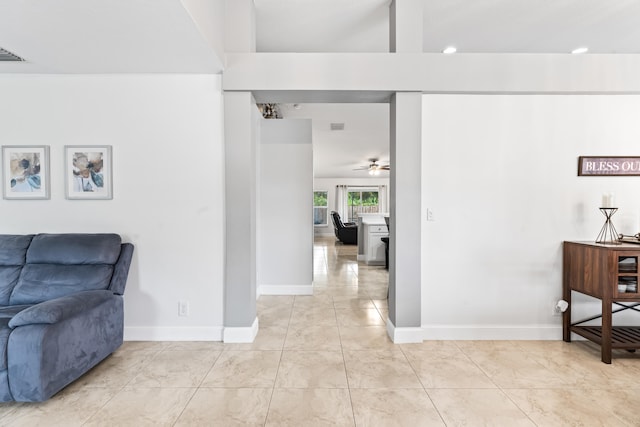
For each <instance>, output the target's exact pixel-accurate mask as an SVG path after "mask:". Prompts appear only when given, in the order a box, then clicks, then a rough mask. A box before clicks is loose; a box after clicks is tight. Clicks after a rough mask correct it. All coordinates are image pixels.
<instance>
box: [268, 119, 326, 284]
mask: <svg viewBox="0 0 640 427" xmlns="http://www.w3.org/2000/svg"><path fill="white" fill-rule="evenodd" d="M311 142H312V141H311V120H304V119H284V120H262V121H261V130H260V150H259V152H260V154H259V155H260V157H259V158H260V162H259V163H260V166H259V169H260V172H259V173H260V180H259V182H260V191H259V195H258V203H259V214H258V217H259V227H258V239H257V241H258V245H259V246H258V247H259V249H258V272H257V277H258V278H257V281H258V286H259V291H258V292H259V293H260V294H270V295H311V294H312V293H313V286H312V282H313V265H312V262H313V195H312V191H313V152H312V145H311Z"/></svg>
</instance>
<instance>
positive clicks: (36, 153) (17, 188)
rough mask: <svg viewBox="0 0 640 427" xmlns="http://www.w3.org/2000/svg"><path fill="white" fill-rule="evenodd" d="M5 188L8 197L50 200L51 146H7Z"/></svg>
mask: <svg viewBox="0 0 640 427" xmlns="http://www.w3.org/2000/svg"><path fill="white" fill-rule="evenodd" d="M2 190H3V191H2V194H3V197H4V198H5V199H18V200H30V199H48V198H49V146H47V145H31V146H29V145H25V146H18V145H5V146H3V147H2Z"/></svg>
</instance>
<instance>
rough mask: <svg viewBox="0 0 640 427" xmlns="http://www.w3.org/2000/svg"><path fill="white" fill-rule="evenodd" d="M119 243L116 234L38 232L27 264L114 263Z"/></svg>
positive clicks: (28, 252)
mask: <svg viewBox="0 0 640 427" xmlns="http://www.w3.org/2000/svg"><path fill="white" fill-rule="evenodd" d="M121 243H122V240H121V238H120V236H119V235H117V234H38V235H37V236H35V237H34V238H33V240H32V241H31V245H30V246H29V250H28V251H27V264H66V265H69V264H74V265H75V264H115V263H116V261H118V256H120V244H121Z"/></svg>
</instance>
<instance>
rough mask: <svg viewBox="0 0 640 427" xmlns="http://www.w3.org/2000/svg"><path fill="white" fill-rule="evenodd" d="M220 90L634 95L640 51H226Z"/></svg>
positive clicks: (639, 84)
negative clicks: (578, 52)
mask: <svg viewBox="0 0 640 427" xmlns="http://www.w3.org/2000/svg"><path fill="white" fill-rule="evenodd" d="M226 59H227V68H226V70H225V73H224V78H223V89H224V90H226V91H238V90H240V91H291V92H295V91H299V92H307V91H335V92H341V91H352V92H360V93H366V92H382V93H384V92H405V91H407V92H414V91H418V92H423V93H483V94H491V93H510V94H639V93H640V79H638V76H639V75H640V55H631V54H629V55H624V54H617V55H605V54H601V55H598V54H592V55H570V54H455V55H442V54H432V53H248V54H243V53H238V54H227V56H226Z"/></svg>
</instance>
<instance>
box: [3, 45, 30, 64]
mask: <svg viewBox="0 0 640 427" xmlns="http://www.w3.org/2000/svg"><path fill="white" fill-rule="evenodd" d="M0 61H16V62H20V61H24V59H22V58H20V57H19V56H18V55H15V54H13V53H11V52H9V51H8V50H6V49H3V48H1V47H0Z"/></svg>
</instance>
